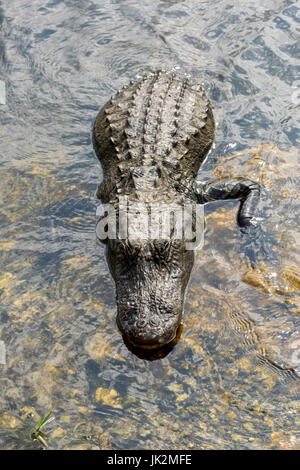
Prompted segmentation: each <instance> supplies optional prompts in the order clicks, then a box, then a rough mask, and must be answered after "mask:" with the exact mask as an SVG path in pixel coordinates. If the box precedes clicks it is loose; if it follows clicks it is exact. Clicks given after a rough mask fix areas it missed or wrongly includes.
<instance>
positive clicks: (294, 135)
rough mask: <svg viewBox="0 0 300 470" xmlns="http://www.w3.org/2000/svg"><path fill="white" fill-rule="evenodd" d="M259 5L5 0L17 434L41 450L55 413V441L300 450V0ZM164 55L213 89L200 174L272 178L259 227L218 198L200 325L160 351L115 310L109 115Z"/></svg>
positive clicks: (4, 321) (25, 445)
mask: <svg viewBox="0 0 300 470" xmlns="http://www.w3.org/2000/svg"><path fill="white" fill-rule="evenodd" d="M246 3H247V5H244V4H243V3H242V2H233V1H229V0H219V1H215V2H214V4H213V7H212V4H211V2H208V1H196V0H186V1H180V0H178V1H176V0H165V1H158V0H151V1H143V2H137V1H136V0H135V1H131V0H125V1H121V0H104V1H90V0H85V1H82V0H67V1H60V0H53V1H49V2H42V1H40V0H30V1H29V0H28V1H27V0H26V1H25V0H10V1H9V2H8V1H2V2H0V7H1V10H0V60H1V64H0V80H1V82H2V83H4V84H5V96H0V101H1V103H2V104H0V120H1V121H0V122H1V128H0V156H1V159H0V163H1V168H0V175H1V213H0V222H1V224H0V248H1V265H0V266H1V272H0V293H1V310H0V318H1V321H0V341H1V343H0V345H1V348H0V352H1V357H0V359H1V361H0V362H2V364H0V388H1V393H0V397H1V398H0V403H1V408H0V446H1V448H3V449H30V448H38V447H39V444H38V443H37V442H32V441H31V437H30V435H31V431H32V430H33V428H34V426H35V425H36V423H37V419H38V416H40V417H42V416H44V415H46V414H47V413H48V411H49V410H53V414H54V415H55V418H56V419H55V421H54V422H52V423H51V424H49V427H48V435H49V447H50V448H54V449H75V448H76V449H147V448H149V449H154V448H155V449H179V448H181V449H182V448H186V449H260V448H264V449H296V448H298V449H299V448H300V441H299V438H300V423H299V383H300V382H299V375H300V352H299V350H300V325H299V286H300V280H299V271H298V266H299V245H297V243H298V240H299V231H298V230H297V221H298V217H297V216H298V209H299V192H298V191H297V171H298V168H299V167H298V166H297V165H298V150H297V146H298V145H299V104H300V97H299V84H300V81H299V70H300V67H299V57H300V51H299V30H300V4H299V2H295V1H283V0H272V1H270V0H260V1H258V0H251V1H248V2H246ZM160 67H163V68H164V69H166V70H172V71H177V72H178V73H180V74H182V75H187V76H189V77H191V79H194V80H198V81H199V82H201V83H203V84H204V86H205V87H206V88H207V91H208V95H209V96H210V99H211V101H212V103H213V106H214V115H215V119H216V122H217V124H218V125H217V129H216V138H215V146H214V148H213V151H212V152H211V154H210V156H209V159H208V160H207V162H206V163H205V167H204V168H203V172H202V173H201V175H199V179H202V180H208V179H210V178H212V177H216V176H247V177H250V178H252V179H254V180H256V181H259V182H261V183H262V184H263V186H264V190H263V197H262V201H261V204H260V207H259V211H258V229H257V231H256V232H255V233H251V234H249V236H247V235H243V234H242V233H241V232H240V230H239V229H238V227H237V225H236V220H235V218H236V212H237V203H236V202H226V203H219V202H218V203H214V204H212V205H211V206H207V208H206V233H205V242H204V246H203V247H202V249H201V250H200V251H199V252H198V254H197V262H196V263H195V268H194V271H193V273H192V277H191V282H190V284H189V288H188V290H187V296H186V306H185V315H184V321H183V329H182V332H181V338H180V341H179V342H178V344H177V345H176V346H175V348H174V349H173V350H172V351H171V352H170V353H169V354H168V355H167V356H165V357H164V358H161V359H159V360H154V361H148V360H145V359H141V358H139V357H138V356H136V355H134V354H133V353H132V352H130V351H129V350H128V349H127V347H126V346H125V345H124V343H123V341H122V338H121V336H120V333H119V332H118V330H117V327H116V324H115V315H116V304H115V291H114V283H113V281H112V279H111V277H110V274H109V271H108V267H107V264H106V261H105V256H104V247H103V246H102V245H100V244H98V243H97V242H96V238H95V220H96V216H95V211H96V206H97V202H96V200H95V196H94V194H95V191H96V189H97V186H98V184H99V182H100V181H101V169H100V166H99V164H98V162H97V161H96V158H95V156H94V154H93V151H92V144H91V126H92V123H93V120H94V118H95V116H96V113H97V111H98V109H99V108H100V107H101V106H102V105H103V104H104V103H105V101H106V100H107V99H108V98H109V96H110V95H111V94H112V93H113V92H115V91H116V90H117V89H118V88H119V87H120V86H122V85H123V84H125V83H127V81H128V80H129V79H131V78H134V77H135V76H136V75H137V74H138V73H140V71H147V70H151V69H152V68H160ZM2 89H3V88H2ZM2 95H3V93H2ZM4 98H5V103H4ZM297 246H298V248H297ZM4 352H5V354H4ZM45 431H47V429H46V428H45Z"/></svg>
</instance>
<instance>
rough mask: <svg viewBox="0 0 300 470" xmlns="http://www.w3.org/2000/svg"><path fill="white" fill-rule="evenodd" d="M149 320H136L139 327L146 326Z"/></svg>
mask: <svg viewBox="0 0 300 470" xmlns="http://www.w3.org/2000/svg"><path fill="white" fill-rule="evenodd" d="M147 323H148V322H147V320H146V319H145V318H140V319H139V320H138V321H137V322H136V326H137V327H138V328H144V327H145V326H146V325H147Z"/></svg>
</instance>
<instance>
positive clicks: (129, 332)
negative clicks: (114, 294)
mask: <svg viewBox="0 0 300 470" xmlns="http://www.w3.org/2000/svg"><path fill="white" fill-rule="evenodd" d="M181 315H182V312H181V311H178V312H174V313H173V314H172V313H171V314H170V313H166V312H163V311H162V310H161V311H160V313H159V314H158V313H156V312H153V311H152V312H151V311H148V312H145V311H143V312H139V311H137V310H135V309H132V310H127V311H122V308H120V307H119V312H118V316H117V324H118V327H119V329H120V331H121V333H122V334H123V336H124V337H125V338H126V340H127V341H129V342H130V343H131V344H133V345H134V346H136V347H140V348H149V349H150V348H158V347H161V346H163V345H165V344H168V343H170V342H171V341H172V340H173V339H174V338H175V336H176V332H177V329H178V327H179V324H180V321H181Z"/></svg>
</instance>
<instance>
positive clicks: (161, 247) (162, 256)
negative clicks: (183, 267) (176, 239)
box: [153, 239, 171, 262]
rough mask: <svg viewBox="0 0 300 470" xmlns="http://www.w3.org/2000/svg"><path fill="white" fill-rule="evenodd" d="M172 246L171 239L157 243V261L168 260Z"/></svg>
mask: <svg viewBox="0 0 300 470" xmlns="http://www.w3.org/2000/svg"><path fill="white" fill-rule="evenodd" d="M170 248H171V239H169V240H164V241H161V242H158V243H155V245H154V247H153V256H154V259H155V261H157V262H159V261H162V262H163V261H166V260H168V258H169V254H170Z"/></svg>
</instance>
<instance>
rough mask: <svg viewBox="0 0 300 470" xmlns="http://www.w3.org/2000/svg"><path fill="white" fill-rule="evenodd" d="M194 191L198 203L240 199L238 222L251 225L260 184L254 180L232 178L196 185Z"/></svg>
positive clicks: (243, 225) (245, 225)
mask: <svg viewBox="0 0 300 470" xmlns="http://www.w3.org/2000/svg"><path fill="white" fill-rule="evenodd" d="M196 193H197V196H198V200H199V202H200V204H205V203H206V202H210V201H217V200H224V199H240V200H241V203H240V208H239V212H238V224H239V225H240V226H241V227H247V226H249V225H251V219H252V218H253V217H254V214H255V211H256V207H257V204H258V201H259V198H260V185H259V183H255V182H254V181H251V180H247V179H242V178H240V179H239V178H232V179H224V180H219V181H212V182H209V183H205V184H203V185H197V189H196Z"/></svg>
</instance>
